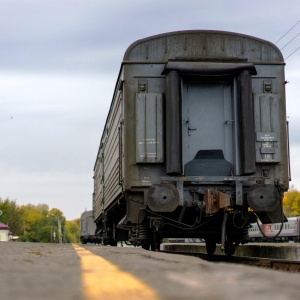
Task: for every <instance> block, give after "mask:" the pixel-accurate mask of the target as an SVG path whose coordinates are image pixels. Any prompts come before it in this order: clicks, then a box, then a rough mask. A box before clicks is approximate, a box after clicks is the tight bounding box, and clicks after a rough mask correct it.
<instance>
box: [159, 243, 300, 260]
mask: <svg viewBox="0 0 300 300" xmlns="http://www.w3.org/2000/svg"><path fill="white" fill-rule="evenodd" d="M161 250H165V251H176V252H177V251H178V252H199V253H206V248H205V243H176V244H175V243H165V244H162V245H161ZM216 254H223V252H222V251H221V249H220V246H219V245H217V250H216ZM234 255H235V256H251V257H264V258H277V259H288V260H300V244H297V243H264V244H259V243H249V244H246V245H240V246H238V247H237V249H236V251H235V254H234Z"/></svg>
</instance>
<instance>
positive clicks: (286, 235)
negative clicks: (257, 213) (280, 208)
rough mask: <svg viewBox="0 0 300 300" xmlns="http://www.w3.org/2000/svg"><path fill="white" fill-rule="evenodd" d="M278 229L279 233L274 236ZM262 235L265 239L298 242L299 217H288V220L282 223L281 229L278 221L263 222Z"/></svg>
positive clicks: (299, 236)
mask: <svg viewBox="0 0 300 300" xmlns="http://www.w3.org/2000/svg"><path fill="white" fill-rule="evenodd" d="M280 230H281V231H280ZM279 231H280V234H279V235H278V236H276V235H277V233H278V232H279ZM264 235H265V238H266V241H279V242H288V241H294V242H300V217H291V218H288V222H286V223H284V224H283V226H282V229H281V224H280V223H274V224H265V225H264ZM274 239H275V240H274Z"/></svg>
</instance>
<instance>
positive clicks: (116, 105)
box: [93, 30, 289, 255]
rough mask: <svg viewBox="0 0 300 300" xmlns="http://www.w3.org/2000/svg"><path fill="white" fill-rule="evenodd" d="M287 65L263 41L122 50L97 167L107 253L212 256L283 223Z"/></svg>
mask: <svg viewBox="0 0 300 300" xmlns="http://www.w3.org/2000/svg"><path fill="white" fill-rule="evenodd" d="M284 64H285V63H284V60H283V57H282V54H281V52H280V51H279V50H278V48H277V47H276V46H275V45H273V44H271V43H270V42H268V41H265V40H261V39H258V38H255V37H251V36H246V35H242V34H237V33H230V32H221V31H205V30H195V31H179V32H171V33H166V34H160V35H157V36H151V37H148V38H145V39H141V40H138V41H136V42H134V43H133V44H132V45H130V46H129V48H128V49H127V51H126V53H125V55H124V58H123V61H122V64H121V68H120V72H119V76H118V79H117V83H116V86H115V90H114V94H113V98H112V102H111V107H110V110H109V113H108V116H107V120H106V124H105V128H104V131H103V135H102V138H101V142H100V147H99V151H98V154H97V158H96V163H95V167H94V194H93V211H94V219H95V223H96V225H97V229H96V232H97V234H98V235H99V236H100V237H101V240H102V242H103V243H104V244H107V243H109V244H116V242H117V241H118V240H130V241H131V242H132V243H134V244H140V245H142V246H143V247H144V248H149V247H151V248H152V249H156V248H158V247H159V243H160V241H161V240H162V238H166V237H169V238H178V237H180V238H202V239H205V241H206V247H207V251H208V252H209V253H213V252H214V251H215V247H216V244H217V243H220V244H221V248H222V249H223V250H225V253H226V254H228V255H230V254H233V253H234V250H235V247H236V246H237V245H238V244H240V243H246V242H247V241H248V227H249V224H250V222H253V221H254V219H256V218H257V217H258V218H259V219H260V220H261V222H262V223H276V222H283V221H284V216H283V213H282V197H283V193H284V191H286V190H287V189H288V183H289V158H288V137H287V122H286V104H285V77H284Z"/></svg>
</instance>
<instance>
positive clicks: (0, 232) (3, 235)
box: [0, 222, 10, 242]
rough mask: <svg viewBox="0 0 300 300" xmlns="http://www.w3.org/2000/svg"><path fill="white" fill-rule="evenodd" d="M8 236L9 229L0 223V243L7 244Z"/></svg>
mask: <svg viewBox="0 0 300 300" xmlns="http://www.w3.org/2000/svg"><path fill="white" fill-rule="evenodd" d="M9 235H10V231H9V227H8V226H7V225H6V224H4V223H1V222H0V242H8V241H9V239H10V238H9Z"/></svg>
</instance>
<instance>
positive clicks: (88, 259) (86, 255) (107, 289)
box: [72, 244, 159, 300]
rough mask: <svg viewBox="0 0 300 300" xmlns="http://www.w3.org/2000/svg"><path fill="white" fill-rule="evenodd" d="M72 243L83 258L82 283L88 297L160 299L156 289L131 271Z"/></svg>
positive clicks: (104, 298)
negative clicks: (128, 271) (121, 268)
mask: <svg viewBox="0 0 300 300" xmlns="http://www.w3.org/2000/svg"><path fill="white" fill-rule="evenodd" d="M72 245H73V248H74V249H75V250H76V252H77V254H78V255H79V257H80V259H81V268H82V285H83V291H84V295H85V297H86V298H87V299H89V300H95V299H97V300H99V299H100V300H102V299H103V300H106V299H108V300H110V299H113V300H115V299H116V300H117V299H122V300H124V299H132V300H135V299H139V300H148V299H149V300H150V299H151V300H152V299H159V297H158V296H157V294H156V292H155V291H154V290H152V289H151V288H150V287H148V286H147V285H146V284H144V283H143V282H142V281H140V280H139V279H138V278H136V277H134V276H133V275H131V274H130V273H127V272H124V271H122V270H120V269H119V268H118V266H116V265H114V264H112V263H110V262H109V261H107V260H105V259H104V258H102V257H100V256H98V255H95V254H93V253H92V252H90V251H88V250H86V249H85V248H83V247H80V246H78V245H76V244H72ZM124 258H125V257H124Z"/></svg>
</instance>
